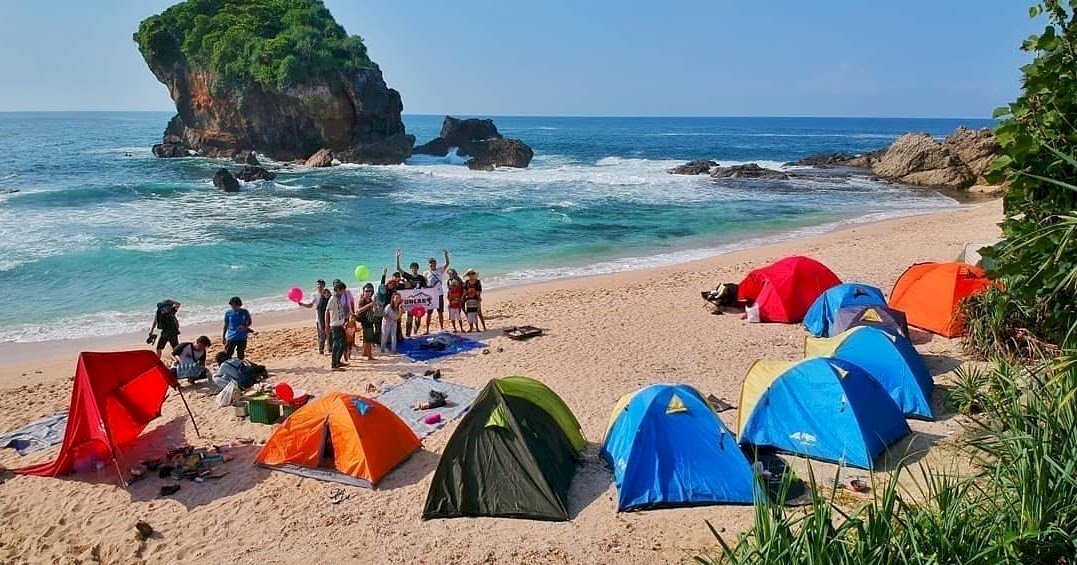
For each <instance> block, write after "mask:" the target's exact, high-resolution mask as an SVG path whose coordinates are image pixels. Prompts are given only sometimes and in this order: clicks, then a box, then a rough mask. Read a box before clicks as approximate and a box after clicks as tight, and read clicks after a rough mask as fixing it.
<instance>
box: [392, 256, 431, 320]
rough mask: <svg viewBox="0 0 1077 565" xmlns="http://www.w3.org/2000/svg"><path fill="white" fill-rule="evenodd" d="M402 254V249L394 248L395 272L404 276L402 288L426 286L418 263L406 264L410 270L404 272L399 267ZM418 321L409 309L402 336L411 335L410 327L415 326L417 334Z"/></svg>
mask: <svg viewBox="0 0 1077 565" xmlns="http://www.w3.org/2000/svg"><path fill="white" fill-rule="evenodd" d="M403 255H404V252H403V251H401V250H399V249H397V250H396V272H398V273H400V276H401V277H404V288H405V289H416V288H426V287H427V286H428V285H427V284H426V277H424V276H423V275H421V274H419V264H418V263H414V262H413V263H412V264H410V265H408V270H409V271H410V272H405V271H404V269H402V268H401V267H400V257H401V256H403ZM419 322H420V319H419V318H416V317H415V316H413V315H412V314H411V312H410V311H409V312H408V317H407V324H406V325H405V327H404V336H405V337H411V333H412V327H414V328H415V335H419Z"/></svg>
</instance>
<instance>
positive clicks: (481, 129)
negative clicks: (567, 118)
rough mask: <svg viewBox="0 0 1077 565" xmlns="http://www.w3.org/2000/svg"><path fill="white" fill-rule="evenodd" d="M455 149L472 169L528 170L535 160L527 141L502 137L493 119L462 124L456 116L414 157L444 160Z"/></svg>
mask: <svg viewBox="0 0 1077 565" xmlns="http://www.w3.org/2000/svg"><path fill="white" fill-rule="evenodd" d="M453 148H455V149H456V155H457V156H459V157H471V158H470V159H468V162H467V166H468V168H469V169H474V170H483V171H488V170H492V169H493V168H494V167H516V168H525V167H527V165H529V164H530V163H531V159H532V158H533V157H534V156H535V153H534V151H532V150H531V148H530V147H529V146H528V145H527V144H526V143H524V142H523V141H520V140H519V139H506V138H505V137H504V136H502V135H501V132H499V131H497V126H496V125H494V121H493V120H491V119H485V120H480V119H477V118H468V119H466V120H461V119H458V118H454V117H452V116H445V121H443V122H442V123H441V133H440V134H438V136H437V137H435V138H434V139H431V140H430V141H428V142H426V143H424V144H422V145H419V146H417V147H415V149H413V150H412V153H413V154H416V155H434V156H437V157H444V156H446V155H448V154H449V151H450V150H452V149H453Z"/></svg>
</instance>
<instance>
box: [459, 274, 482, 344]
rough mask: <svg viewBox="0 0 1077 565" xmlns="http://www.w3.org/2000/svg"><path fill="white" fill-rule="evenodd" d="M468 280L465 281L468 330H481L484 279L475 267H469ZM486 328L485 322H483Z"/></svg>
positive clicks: (465, 309)
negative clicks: (482, 279) (481, 278)
mask: <svg viewBox="0 0 1077 565" xmlns="http://www.w3.org/2000/svg"><path fill="white" fill-rule="evenodd" d="M464 276H465V277H467V280H465V281H464V313H465V314H467V324H468V328H467V331H468V332H477V331H479V320H480V317H481V316H482V281H480V280H479V274H478V273H476V272H475V269H468V270H467V272H465V273H464ZM483 326H484V327H483V330H485V329H486V328H485V324H483Z"/></svg>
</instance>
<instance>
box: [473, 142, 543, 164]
mask: <svg viewBox="0 0 1077 565" xmlns="http://www.w3.org/2000/svg"><path fill="white" fill-rule="evenodd" d="M471 149H472V155H473V157H472V158H471V159H469V160H468V162H467V167H468V168H469V169H471V170H481V171H489V170H492V169H493V168H495V167H515V168H518V169H526V168H527V166H528V165H529V164H530V163H531V159H532V158H533V157H534V156H535V152H534V151H532V150H531V148H530V147H528V146H527V144H526V143H524V142H522V141H520V140H519V139H503V138H499V139H489V140H486V141H482V142H475V143H474V144H473V145H472V148H471Z"/></svg>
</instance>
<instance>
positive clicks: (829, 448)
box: [737, 357, 909, 469]
mask: <svg viewBox="0 0 1077 565" xmlns="http://www.w3.org/2000/svg"><path fill="white" fill-rule="evenodd" d="M908 433H909V425H908V424H907V423H906V422H905V416H904V414H902V412H901V408H899V407H898V405H897V404H896V403H895V402H894V400H893V399H892V398H890V395H889V394H887V392H886V389H884V388H883V387H882V385H880V384H879V382H878V381H876V380H875V379H874V378H872V377H871V375H869V374H868V373H867V372H866V371H864V370H863V369H861V368H860V367H857V366H856V365H853V364H852V363H849V362H846V361H842V360H840V359H832V358H829V357H813V358H811V359H805V360H803V361H798V362H795V363H793V362H787V361H769V360H760V361H756V362H755V363H753V364H752V366H751V367H750V368H749V369H748V375H747V376H746V377H745V379H744V385H743V388H742V389H741V396H740V408H739V409H738V412H737V434H738V439H739V441H740V443H741V444H745V445H756V446H769V447H773V448H776V449H778V450H781V451H786V452H789V453H795V454H798V455H802V456H804V457H810V458H813V459H820V460H823V461H834V462H840V463H843V464H846V465H850V466H853V467H860V468H862V469H870V468H872V464H873V462H874V460H875V458H876V457H877V456H878V455H879V454H880V453H882V452H883V451H884V450H885V449H886V448H887V447H888V446H889V445H891V444H893V443H894V442H896V441H897V440H899V439H901V438H902V437H904V436H905V435H907V434H908Z"/></svg>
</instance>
